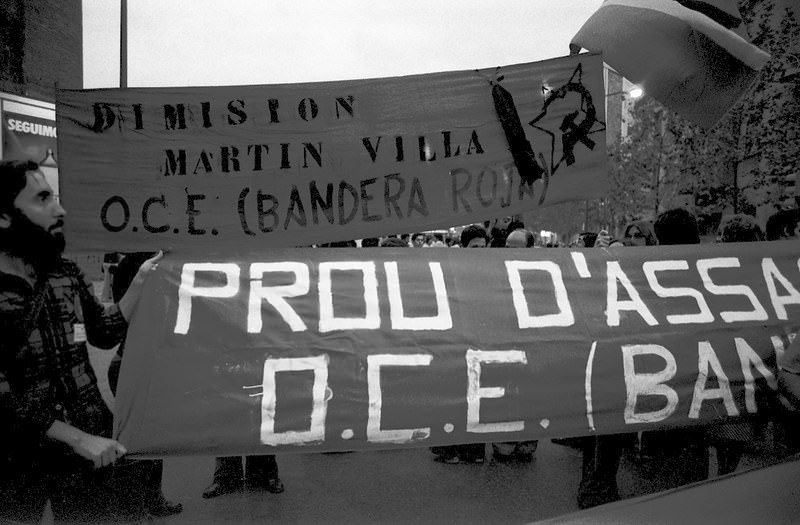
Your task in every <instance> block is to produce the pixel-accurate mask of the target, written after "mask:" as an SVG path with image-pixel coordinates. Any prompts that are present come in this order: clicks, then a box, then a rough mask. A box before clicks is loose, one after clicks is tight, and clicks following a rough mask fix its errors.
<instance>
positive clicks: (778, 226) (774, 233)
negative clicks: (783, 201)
mask: <svg viewBox="0 0 800 525" xmlns="http://www.w3.org/2000/svg"><path fill="white" fill-rule="evenodd" d="M766 229H767V232H766V234H767V240H768V241H778V240H781V239H797V238H800V208H793V209H790V210H781V211H778V212H776V213H774V214H773V215H772V216H770V218H769V219H767V228H766Z"/></svg>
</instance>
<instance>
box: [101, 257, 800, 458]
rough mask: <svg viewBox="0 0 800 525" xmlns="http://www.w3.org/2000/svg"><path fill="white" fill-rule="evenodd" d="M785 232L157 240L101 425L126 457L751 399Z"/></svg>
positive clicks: (515, 433)
mask: <svg viewBox="0 0 800 525" xmlns="http://www.w3.org/2000/svg"><path fill="white" fill-rule="evenodd" d="M798 248H799V246H798V243H797V242H796V241H787V242H771V243H750V244H718V245H697V246H675V247H649V248H624V249H617V250H614V249H612V250H601V249H590V250H589V249H587V250H569V249H486V250H467V249H459V250H455V249H438V250H437V249H427V250H424V249H402V248H392V249H389V248H375V249H313V248H308V249H286V250H270V251H268V252H264V253H254V254H252V255H251V256H250V257H249V258H248V259H246V260H243V259H238V258H237V259H230V260H228V259H213V260H191V261H190V260H171V259H170V258H169V257H166V258H165V259H164V260H163V261H162V262H160V263H159V265H158V269H157V270H156V271H154V272H152V273H151V274H150V276H149V277H148V280H147V283H146V286H145V290H144V293H143V295H142V298H141V301H140V303H139V305H138V307H137V310H136V312H135V314H134V317H133V320H132V324H131V327H130V330H129V335H128V342H127V346H126V352H125V359H124V361H123V366H122V374H121V378H120V385H119V390H118V397H117V406H116V415H117V421H116V425H115V426H116V429H115V432H116V435H117V437H118V438H119V439H120V440H121V442H122V443H124V444H125V446H126V447H127V448H128V449H129V451H130V452H131V453H133V454H138V455H144V456H169V455H180V454H209V455H236V454H247V453H255V454H257V453H268V452H275V451H279V452H289V451H334V450H363V449H375V448H388V447H398V446H429V445H442V444H456V443H468V442H490V441H516V440H527V439H540V438H553V437H564V436H577V435H588V434H594V433H600V434H603V433H617V432H637V431H641V430H650V429H655V428H665V427H677V426H688V425H697V424H707V423H711V422H719V421H726V420H734V419H737V418H744V417H749V416H753V415H755V414H757V413H758V412H760V411H764V410H765V409H766V407H767V406H768V405H769V404H770V403H771V402H772V401H773V398H774V389H775V388H776V381H775V377H776V356H778V355H780V353H782V352H783V351H784V349H785V348H786V347H787V345H788V341H789V338H790V337H794V332H796V331H797V328H798V326H800V292H799V291H798V289H799V288H800V260H798V253H800V250H798Z"/></svg>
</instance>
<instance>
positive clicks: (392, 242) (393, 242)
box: [381, 237, 408, 248]
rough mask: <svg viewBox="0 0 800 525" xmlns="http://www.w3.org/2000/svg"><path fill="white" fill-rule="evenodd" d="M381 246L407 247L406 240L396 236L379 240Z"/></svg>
mask: <svg viewBox="0 0 800 525" xmlns="http://www.w3.org/2000/svg"><path fill="white" fill-rule="evenodd" d="M381 248H408V242H406V241H404V240H403V239H399V238H397V237H387V238H385V239H384V240H382V241H381Z"/></svg>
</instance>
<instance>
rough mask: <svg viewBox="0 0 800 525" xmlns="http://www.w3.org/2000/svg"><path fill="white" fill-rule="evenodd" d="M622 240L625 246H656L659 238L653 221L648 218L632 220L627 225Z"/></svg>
mask: <svg viewBox="0 0 800 525" xmlns="http://www.w3.org/2000/svg"><path fill="white" fill-rule="evenodd" d="M622 242H623V244H625V246H656V245H657V244H658V238H657V237H656V231H655V230H654V229H653V223H652V222H650V221H647V220H640V221H633V222H631V223H630V224H628V225H627V226H625V231H624V233H623V236H622Z"/></svg>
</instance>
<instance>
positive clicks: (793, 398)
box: [778, 335, 800, 412]
mask: <svg viewBox="0 0 800 525" xmlns="http://www.w3.org/2000/svg"><path fill="white" fill-rule="evenodd" d="M778 392H779V394H780V397H781V401H782V402H783V404H784V406H785V407H786V408H787V409H789V410H791V411H793V412H798V411H800V337H797V335H795V338H794V340H793V341H792V342H791V343H790V344H789V348H787V349H786V351H785V352H784V353H783V355H782V356H781V357H780V359H779V360H778Z"/></svg>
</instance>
